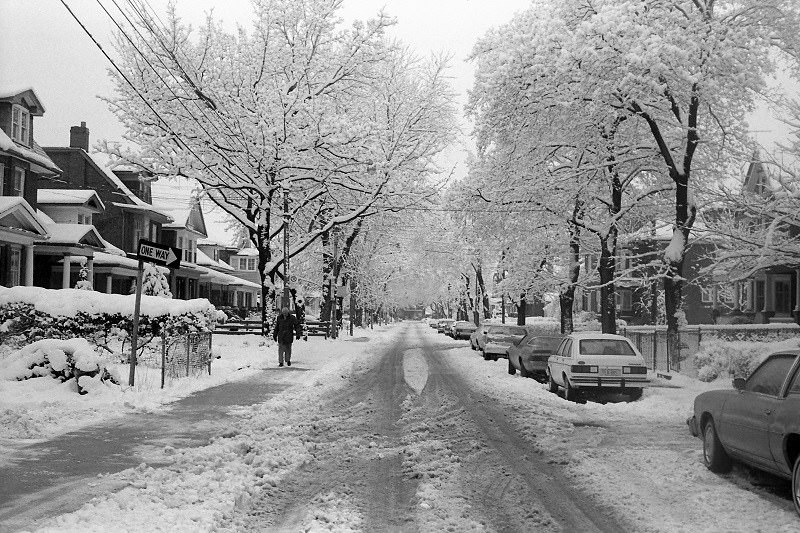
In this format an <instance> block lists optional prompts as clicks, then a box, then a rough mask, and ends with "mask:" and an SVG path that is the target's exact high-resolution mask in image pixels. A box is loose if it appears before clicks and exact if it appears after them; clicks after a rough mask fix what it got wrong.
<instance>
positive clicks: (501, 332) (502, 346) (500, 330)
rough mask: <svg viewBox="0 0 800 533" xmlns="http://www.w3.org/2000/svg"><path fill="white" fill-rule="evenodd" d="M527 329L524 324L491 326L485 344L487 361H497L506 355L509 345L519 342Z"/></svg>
mask: <svg viewBox="0 0 800 533" xmlns="http://www.w3.org/2000/svg"><path fill="white" fill-rule="evenodd" d="M526 333H527V331H526V330H525V328H524V327H522V326H509V325H493V326H489V330H488V331H487V333H486V342H485V343H484V345H483V358H484V359H486V360H487V361H488V360H489V359H491V360H492V361H497V360H498V359H500V358H503V357H506V356H507V354H506V350H508V347H509V346H511V345H512V344H514V343H515V342H518V341H519V340H520V339H521V338H522V337H524V336H525V334H526Z"/></svg>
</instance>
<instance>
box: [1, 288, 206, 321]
mask: <svg viewBox="0 0 800 533" xmlns="http://www.w3.org/2000/svg"><path fill="white" fill-rule="evenodd" d="M135 300H136V297H135V295H133V294H129V295H123V294H105V293H102V292H96V291H83V290H79V289H56V290H54V289H43V288H41V287H10V288H4V287H0V306H3V305H8V304H13V303H27V304H30V305H33V306H34V308H35V309H36V310H37V311H39V312H42V313H45V314H48V315H51V316H63V317H69V318H74V317H75V316H76V315H77V314H78V313H86V314H89V315H94V314H102V313H104V314H120V315H133V308H134V304H135ZM213 308H214V306H213V305H211V303H209V301H208V300H206V299H204V298H197V299H194V300H170V299H166V298H160V297H157V296H144V295H143V296H142V302H141V314H143V315H148V316H162V315H171V316H177V315H184V314H192V313H206V312H209V311H210V310H211V309H213Z"/></svg>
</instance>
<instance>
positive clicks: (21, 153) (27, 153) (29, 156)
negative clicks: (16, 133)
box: [0, 130, 61, 174]
mask: <svg viewBox="0 0 800 533" xmlns="http://www.w3.org/2000/svg"><path fill="white" fill-rule="evenodd" d="M0 152H6V153H8V154H10V155H12V156H15V157H19V158H20V159H22V160H24V161H27V162H28V163H32V164H33V165H35V166H36V167H38V168H35V169H34V170H37V171H40V172H44V173H54V174H61V169H60V168H58V165H56V164H55V163H54V162H53V160H52V159H50V158H49V157H48V156H47V154H46V153H45V152H44V150H42V148H41V147H40V146H39V145H38V144H36V142H33V148H28V147H26V146H23V145H21V144H19V143H17V142H14V141H13V140H11V137H9V136H8V135H6V132H4V131H3V130H0ZM40 169H41V170H40Z"/></svg>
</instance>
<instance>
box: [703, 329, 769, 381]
mask: <svg viewBox="0 0 800 533" xmlns="http://www.w3.org/2000/svg"><path fill="white" fill-rule="evenodd" d="M776 344H778V343H772V344H769V343H763V342H748V341H725V340H722V339H718V338H708V339H704V340H703V342H701V343H700V349H699V351H698V352H697V353H696V354H695V356H694V365H695V367H696V368H697V369H698V371H697V377H698V379H700V380H701V381H714V380H715V379H717V378H718V377H720V376H725V375H732V376H733V377H742V378H746V377H747V376H749V375H750V374H751V373H752V372H753V370H755V367H756V366H758V365H759V363H761V361H763V360H764V357H766V356H767V355H768V354H770V353H772V352H773V351H775V350H776V349H778V346H776Z"/></svg>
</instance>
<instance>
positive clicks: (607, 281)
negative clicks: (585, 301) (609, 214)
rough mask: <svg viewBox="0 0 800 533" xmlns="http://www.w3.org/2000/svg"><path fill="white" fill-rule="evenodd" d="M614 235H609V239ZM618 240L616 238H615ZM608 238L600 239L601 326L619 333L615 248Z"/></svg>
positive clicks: (605, 330) (603, 330)
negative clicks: (615, 282)
mask: <svg viewBox="0 0 800 533" xmlns="http://www.w3.org/2000/svg"><path fill="white" fill-rule="evenodd" d="M611 238H612V237H611V236H610V235H609V239H611ZM614 241H616V239H614ZM611 248H614V246H613V245H610V243H609V242H608V240H606V239H600V264H599V265H598V271H599V272H600V327H601V331H602V332H603V333H613V334H616V333H617V302H616V300H615V297H614V296H615V294H616V291H615V284H614V273H615V271H616V258H615V257H614V254H615V250H613V249H611Z"/></svg>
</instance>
